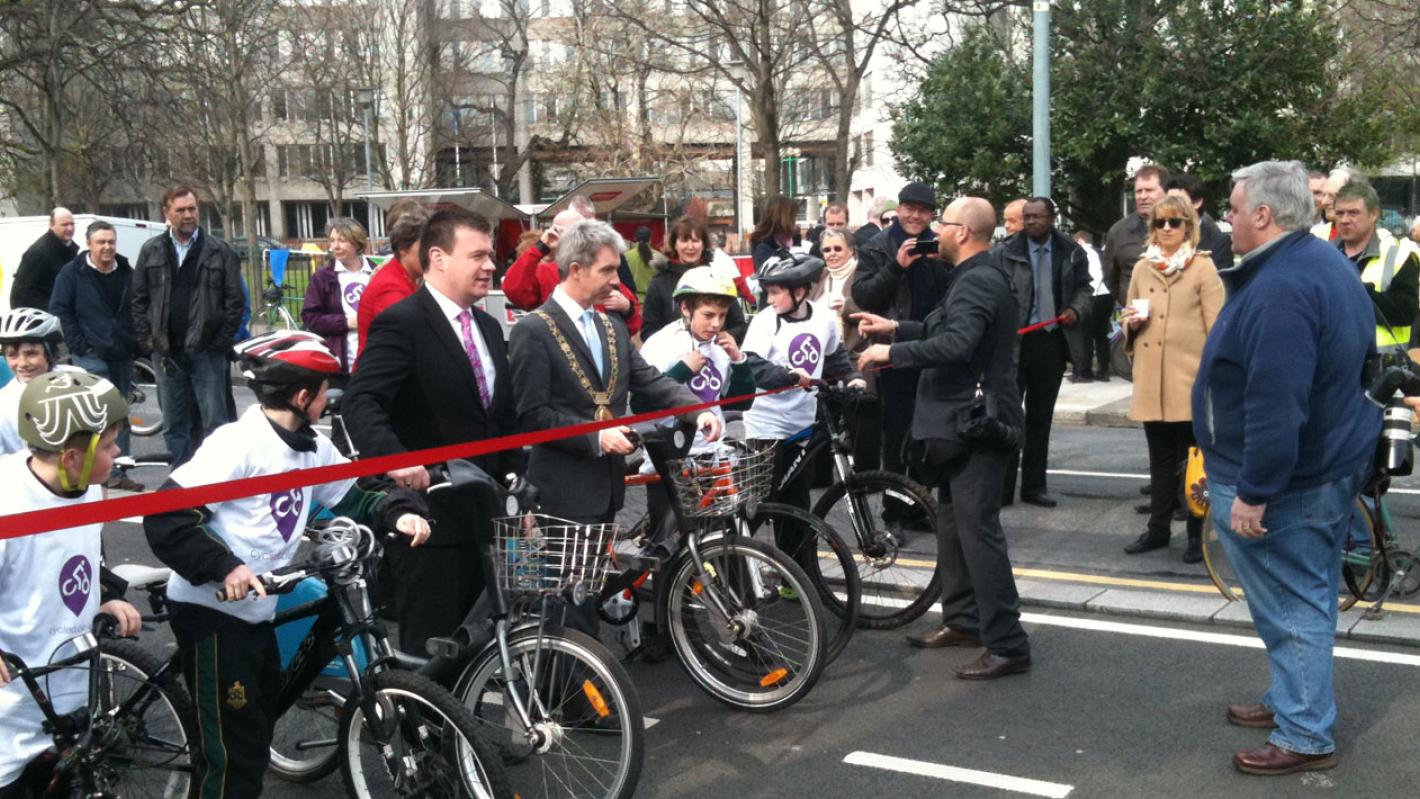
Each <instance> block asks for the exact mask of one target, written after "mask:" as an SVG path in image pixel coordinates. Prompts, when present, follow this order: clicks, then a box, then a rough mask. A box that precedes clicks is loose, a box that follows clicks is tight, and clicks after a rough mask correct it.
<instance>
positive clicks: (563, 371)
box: [360, 219, 721, 523]
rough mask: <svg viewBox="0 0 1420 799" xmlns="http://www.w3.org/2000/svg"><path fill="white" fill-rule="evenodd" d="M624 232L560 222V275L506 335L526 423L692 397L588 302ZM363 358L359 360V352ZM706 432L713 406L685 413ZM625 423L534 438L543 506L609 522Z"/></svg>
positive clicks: (576, 419) (620, 490)
mask: <svg viewBox="0 0 1420 799" xmlns="http://www.w3.org/2000/svg"><path fill="white" fill-rule="evenodd" d="M622 246H623V244H622V240H621V236H620V235H619V234H618V233H617V232H616V231H615V230H614V229H612V227H611V226H610V225H608V224H606V223H605V222H598V221H597V220H594V219H587V220H583V221H581V222H578V223H576V224H574V225H572V226H571V227H569V228H568V229H567V230H565V231H563V232H562V237H561V239H560V240H559V241H558V244H557V270H558V273H559V274H560V275H561V277H562V283H561V284H559V285H558V287H557V288H556V289H555V290H553V292H552V297H551V299H549V300H548V301H547V302H546V303H544V304H543V306H542V307H541V308H539V309H537V310H536V311H534V312H533V313H531V314H529V315H528V316H526V317H524V318H523V319H522V321H520V322H518V324H517V326H515V327H514V328H513V332H512V334H511V336H510V337H509V341H508V346H509V349H510V350H511V352H512V364H513V366H512V369H513V393H514V394H515V396H516V397H517V405H518V421H519V423H520V425H521V426H522V428H523V429H524V430H529V431H531V430H547V429H551V428H556V427H565V426H567V425H574V424H583V423H586V422H590V421H593V420H597V421H604V420H610V419H613V418H616V417H620V416H625V415H626V414H627V406H628V401H629V399H630V397H631V395H632V394H635V395H637V399H638V400H639V401H640V402H639V403H638V404H639V405H642V406H644V407H650V408H675V407H683V406H687V405H695V404H698V403H699V400H698V399H697V398H696V397H695V395H694V394H691V393H690V391H689V390H688V389H686V388H685V387H684V386H682V385H681V384H680V383H677V382H675V381H674V380H672V379H670V378H669V377H666V376H664V375H662V374H661V373H660V372H658V371H656V369H655V368H653V367H652V366H650V365H648V364H647V363H646V362H645V361H643V360H642V359H641V355H640V354H639V353H638V352H637V351H636V350H635V349H634V348H633V347H632V346H631V337H630V336H628V335H627V333H626V324H625V323H624V322H623V321H622V320H621V319H620V318H619V317H617V316H615V315H609V314H606V313H603V312H599V311H596V310H595V309H594V307H593V306H595V305H597V304H598V303H600V302H601V301H602V300H604V299H605V298H606V296H607V295H608V294H610V293H611V292H613V291H616V290H617V285H618V282H619V279H618V277H617V267H618V266H619V264H620V263H621V249H622ZM360 368H361V369H362V370H363V369H364V368H365V365H364V362H363V361H362V362H361V364H360ZM691 419H693V420H694V421H695V422H696V424H697V425H699V426H700V428H701V429H702V430H704V431H705V433H706V437H707V438H708V439H710V440H712V441H713V440H715V439H716V438H718V437H719V435H720V432H721V423H720V418H719V417H718V416H716V415H715V414H713V413H709V412H704V413H700V414H690V415H688V416H687V417H686V420H687V421H689V420H691ZM630 432H631V431H630V428H627V427H611V428H607V429H605V430H602V431H600V432H598V433H588V434H586V435H581V436H575V437H572V438H564V439H560V440H557V441H550V442H548V443H546V444H539V445H538V446H535V447H533V449H532V455H531V457H530V459H529V462H528V478H529V479H530V480H532V482H533V484H534V485H537V486H538V487H540V488H541V489H542V509H543V511H545V512H547V513H549V514H551V515H553V516H560V517H562V518H565V519H570V520H572V521H576V522H582V523H596V522H609V521H611V520H612V519H613V518H614V517H615V516H616V512H617V511H618V510H620V508H621V502H622V498H623V496H624V494H625V486H624V482H623V481H624V478H625V476H626V460H625V457H626V456H627V455H629V454H630V453H631V452H632V451H633V450H635V448H636V447H635V446H634V445H633V444H632V443H631V442H630V440H629V439H628V438H627V434H628V433H630Z"/></svg>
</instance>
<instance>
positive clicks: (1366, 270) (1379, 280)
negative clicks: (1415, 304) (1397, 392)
mask: <svg viewBox="0 0 1420 799" xmlns="http://www.w3.org/2000/svg"><path fill="white" fill-rule="evenodd" d="M1377 241H1378V243H1379V245H1380V247H1379V251H1378V252H1377V253H1376V255H1375V256H1374V257H1372V258H1371V259H1370V260H1369V261H1367V262H1366V264H1365V265H1364V266H1362V267H1361V282H1362V283H1365V284H1367V285H1369V286H1371V287H1373V288H1374V289H1375V290H1376V291H1378V292H1384V291H1385V290H1386V289H1388V288H1390V283H1391V281H1392V280H1394V279H1395V273H1396V272H1399V271H1400V267H1402V266H1404V265H1405V262H1406V261H1407V260H1408V259H1410V258H1411V257H1412V256H1413V257H1416V258H1420V248H1417V247H1416V246H1415V245H1414V244H1413V243H1411V242H1410V241H1409V240H1407V239H1397V238H1393V237H1389V236H1383V237H1378V239H1377ZM1376 346H1377V347H1394V346H1399V347H1401V348H1406V347H1409V346H1410V325H1408V324H1407V325H1405V326H1403V327H1402V326H1399V325H1392V326H1390V327H1387V326H1385V325H1383V324H1378V325H1376Z"/></svg>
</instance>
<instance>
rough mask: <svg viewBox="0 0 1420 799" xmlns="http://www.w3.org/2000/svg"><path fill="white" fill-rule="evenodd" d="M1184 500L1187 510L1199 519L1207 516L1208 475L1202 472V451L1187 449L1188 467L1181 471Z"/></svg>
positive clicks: (1192, 448) (1193, 448)
mask: <svg viewBox="0 0 1420 799" xmlns="http://www.w3.org/2000/svg"><path fill="white" fill-rule="evenodd" d="M1183 485H1184V491H1183V494H1184V499H1185V500H1187V501H1188V510H1189V511H1190V512H1191V513H1192V514H1193V515H1194V516H1195V517H1197V518H1199V519H1201V518H1203V517H1204V516H1206V515H1207V514H1208V474H1207V473H1206V472H1205V471H1204V470H1203V450H1201V449H1199V448H1198V447H1189V448H1188V465H1187V466H1185V467H1184V469H1183Z"/></svg>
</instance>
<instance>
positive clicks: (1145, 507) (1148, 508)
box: [1134, 502, 1154, 516]
mask: <svg viewBox="0 0 1420 799" xmlns="http://www.w3.org/2000/svg"><path fill="white" fill-rule="evenodd" d="M1134 512H1135V513H1137V514H1140V515H1141V516H1148V515H1149V514H1150V513H1153V512H1154V508H1153V506H1152V505H1150V504H1149V503H1147V502H1141V503H1139V504H1138V505H1135V506H1134Z"/></svg>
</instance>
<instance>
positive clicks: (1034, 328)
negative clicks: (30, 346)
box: [0, 313, 1065, 521]
mask: <svg viewBox="0 0 1420 799" xmlns="http://www.w3.org/2000/svg"><path fill="white" fill-rule="evenodd" d="M1064 321H1065V314H1063V313H1062V314H1060V315H1059V316H1057V317H1055V318H1054V319H1047V320H1045V321H1044V322H1036V323H1035V324H1033V325H1029V326H1027V327H1023V328H1021V329H1020V330H1017V331H1016V335H1018V336H1024V335H1025V334H1027V333H1034V332H1035V331H1037V330H1040V329H1042V328H1046V327H1049V326H1051V325H1058V324H1060V323H1061V322H1064ZM0 521H4V520H3V519H0Z"/></svg>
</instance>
